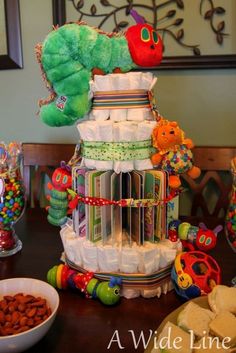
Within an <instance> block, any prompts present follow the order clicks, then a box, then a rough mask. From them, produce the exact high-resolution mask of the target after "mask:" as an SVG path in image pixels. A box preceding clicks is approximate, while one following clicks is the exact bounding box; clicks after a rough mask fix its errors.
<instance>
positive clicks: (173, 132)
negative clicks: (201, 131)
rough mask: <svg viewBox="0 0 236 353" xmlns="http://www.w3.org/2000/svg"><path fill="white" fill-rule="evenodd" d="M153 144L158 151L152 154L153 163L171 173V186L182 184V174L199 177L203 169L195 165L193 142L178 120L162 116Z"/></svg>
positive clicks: (155, 129) (154, 133) (155, 130)
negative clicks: (170, 119)
mask: <svg viewBox="0 0 236 353" xmlns="http://www.w3.org/2000/svg"><path fill="white" fill-rule="evenodd" d="M152 138H153V146H154V147H155V148H157V150H158V152H157V153H155V154H154V155H152V157H151V160H152V163H153V165H155V166H157V167H158V168H161V169H162V170H165V171H167V172H168V173H169V175H170V177H169V186H170V187H171V188H178V187H179V186H180V185H181V181H180V178H179V175H180V174H183V173H187V174H188V175H189V176H190V177H191V178H192V179H196V178H198V177H199V175H200V173H201V170H200V169H199V168H198V167H196V166H194V165H193V154H192V152H191V149H192V148H193V142H192V140H191V139H186V138H185V136H184V132H183V130H181V129H180V127H179V126H178V124H177V122H175V121H168V120H166V119H163V118H161V119H160V121H158V123H157V125H156V127H155V128H154V129H153V133H152Z"/></svg>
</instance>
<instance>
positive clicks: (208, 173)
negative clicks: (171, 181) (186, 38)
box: [180, 147, 236, 225]
mask: <svg viewBox="0 0 236 353" xmlns="http://www.w3.org/2000/svg"><path fill="white" fill-rule="evenodd" d="M193 154H194V163H195V165H196V166H198V167H199V168H201V171H202V173H201V176H200V177H199V178H198V179H197V180H192V179H191V178H190V177H189V176H188V175H186V174H184V175H182V184H183V186H184V188H186V190H187V191H186V195H185V193H183V195H181V197H180V208H182V209H184V208H185V209H184V210H183V213H184V214H182V211H180V213H181V218H182V219H187V220H188V221H192V222H193V223H196V224H197V223H199V222H200V221H202V220H203V219H204V221H207V220H209V223H210V224H213V225H217V224H223V223H224V219H225V215H226V211H227V208H228V204H229V193H230V190H231V187H232V175H231V172H230V163H231V160H232V158H233V157H235V156H236V147H195V148H194V149H193ZM181 203H182V206H183V207H181ZM186 205H187V207H186ZM188 205H189V206H188ZM184 206H185V207H184ZM186 208H188V210H186ZM186 211H187V212H186Z"/></svg>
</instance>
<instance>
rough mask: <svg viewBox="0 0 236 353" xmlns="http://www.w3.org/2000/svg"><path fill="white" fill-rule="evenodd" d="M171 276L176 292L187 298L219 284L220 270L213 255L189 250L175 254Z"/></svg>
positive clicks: (208, 290) (198, 294) (205, 292)
mask: <svg viewBox="0 0 236 353" xmlns="http://www.w3.org/2000/svg"><path fill="white" fill-rule="evenodd" d="M171 278H172V280H173V284H174V288H175V290H176V292H177V294H179V295H180V296H181V297H183V298H184V299H187V300H188V299H191V298H194V297H197V296H200V295H201V294H207V293H209V292H211V290H212V289H213V286H214V285H216V284H220V281H221V271H220V268H219V265H218V264H217V262H216V261H215V259H214V258H213V257H211V256H209V255H207V254H205V253H203V252H201V251H190V252H187V253H180V254H178V255H177V256H176V258H175V262H174V266H173V268H172V272H171Z"/></svg>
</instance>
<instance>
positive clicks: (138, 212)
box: [72, 167, 178, 245]
mask: <svg viewBox="0 0 236 353" xmlns="http://www.w3.org/2000/svg"><path fill="white" fill-rule="evenodd" d="M72 176H73V189H74V191H75V192H77V193H78V194H79V195H80V196H92V197H101V198H105V199H109V200H115V201H119V200H121V199H130V198H133V199H147V198H148V199H156V200H159V201H163V200H165V199H166V197H167V194H168V182H167V181H168V176H167V174H166V173H165V172H164V171H160V170H147V171H132V172H130V173H120V174H116V173H114V172H113V171H96V170H87V169H85V168H81V167H74V168H73V173H72ZM177 217H178V197H176V198H175V199H173V200H171V201H170V202H168V203H163V202H160V204H159V205H157V206H150V207H120V206H118V205H108V206H88V205H85V204H83V203H80V204H79V205H78V207H77V208H76V209H75V210H74V211H73V224H74V231H75V233H76V234H77V235H78V236H85V237H86V238H87V239H88V240H90V241H92V242H97V241H102V243H103V244H104V245H105V244H111V245H114V244H115V243H116V244H117V243H118V244H121V245H122V244H123V243H125V244H126V245H127V243H128V244H130V245H131V244H132V242H136V243H137V245H142V244H143V243H144V241H150V242H156V241H159V240H161V239H163V238H166V236H167V226H168V222H169V220H170V219H172V218H177Z"/></svg>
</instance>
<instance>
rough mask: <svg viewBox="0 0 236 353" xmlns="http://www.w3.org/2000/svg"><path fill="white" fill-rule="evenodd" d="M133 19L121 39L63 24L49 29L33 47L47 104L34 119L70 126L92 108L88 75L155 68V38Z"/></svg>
mask: <svg viewBox="0 0 236 353" xmlns="http://www.w3.org/2000/svg"><path fill="white" fill-rule="evenodd" d="M130 12H131V14H132V12H134V11H133V10H131V11H130ZM136 18H138V21H139V23H137V24H136V25H134V26H132V27H130V28H129V29H128V30H127V32H126V33H125V34H124V33H122V34H117V33H106V32H102V31H101V30H100V29H98V28H94V27H89V26H87V25H86V24H85V23H78V22H77V23H67V24H65V25H63V26H61V27H57V28H54V30H53V31H52V32H50V33H49V34H48V35H47V37H46V39H45V40H44V42H43V44H38V45H37V46H36V55H37V59H38V62H39V64H40V67H41V69H42V71H43V78H44V80H45V81H46V84H47V87H48V88H49V90H50V96H49V97H48V99H41V100H40V102H39V106H40V113H39V115H40V117H41V119H42V120H43V121H44V122H45V123H46V124H48V125H49V126H65V125H72V124H74V123H75V122H76V121H77V120H78V119H81V118H84V117H85V115H86V114H87V113H88V112H89V111H90V109H91V103H92V102H91V97H90V94H89V92H90V81H91V79H92V77H93V75H95V74H100V75H101V74H103V75H106V74H109V73H118V72H128V71H130V70H132V69H134V68H137V66H142V67H154V66H157V65H159V64H160V62H161V59H162V42H161V39H160V37H159V36H158V34H157V32H156V30H155V29H154V28H152V27H151V26H150V25H148V24H145V23H144V20H143V18H141V16H139V15H137V13H136ZM140 18H141V20H140ZM140 21H141V22H142V23H140Z"/></svg>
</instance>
